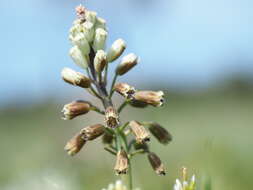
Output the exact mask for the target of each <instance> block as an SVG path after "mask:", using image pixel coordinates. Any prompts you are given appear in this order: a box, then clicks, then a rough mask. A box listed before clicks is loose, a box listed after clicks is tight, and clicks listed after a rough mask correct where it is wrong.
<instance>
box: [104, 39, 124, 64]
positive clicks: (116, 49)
mask: <svg viewBox="0 0 253 190" xmlns="http://www.w3.org/2000/svg"><path fill="white" fill-rule="evenodd" d="M125 49H126V43H125V41H124V40H122V39H118V40H116V41H115V42H113V44H112V46H111V48H110V49H109V51H108V53H107V61H108V62H113V61H114V60H116V59H117V58H118V57H120V56H121V55H122V53H123V52H124V50H125Z"/></svg>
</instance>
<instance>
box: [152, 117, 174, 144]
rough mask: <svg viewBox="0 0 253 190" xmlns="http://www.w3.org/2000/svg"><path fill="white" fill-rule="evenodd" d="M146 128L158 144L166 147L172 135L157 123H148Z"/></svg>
mask: <svg viewBox="0 0 253 190" xmlns="http://www.w3.org/2000/svg"><path fill="white" fill-rule="evenodd" d="M148 128H149V131H150V132H151V133H152V135H154V136H155V137H156V139H157V140H158V141H159V142H160V143H162V144H165V145H166V144H168V143H169V142H170V141H172V135H171V134H170V133H169V132H168V131H167V130H166V129H165V128H163V127H162V126H161V125H159V124H158V123H156V122H150V123H148Z"/></svg>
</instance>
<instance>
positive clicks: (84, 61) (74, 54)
mask: <svg viewBox="0 0 253 190" xmlns="http://www.w3.org/2000/svg"><path fill="white" fill-rule="evenodd" d="M69 55H70V56H71V58H72V59H73V61H74V62H75V64H76V65H78V66H79V67H81V68H83V69H86V68H87V67H88V62H89V60H88V57H87V56H84V55H83V54H82V52H81V50H80V49H79V48H78V46H74V47H72V48H71V49H70V51H69Z"/></svg>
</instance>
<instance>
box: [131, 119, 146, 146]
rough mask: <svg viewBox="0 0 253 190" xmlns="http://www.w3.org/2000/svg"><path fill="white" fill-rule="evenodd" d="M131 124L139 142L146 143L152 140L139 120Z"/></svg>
mask: <svg viewBox="0 0 253 190" xmlns="http://www.w3.org/2000/svg"><path fill="white" fill-rule="evenodd" d="M129 126H130V127H131V130H132V132H133V133H134V135H135V138H136V141H137V143H144V142H146V141H149V140H150V136H149V133H148V131H147V130H146V129H145V127H143V126H142V125H141V124H140V123H139V122H137V121H131V122H130V123H129Z"/></svg>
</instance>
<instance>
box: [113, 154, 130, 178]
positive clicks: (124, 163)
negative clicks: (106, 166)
mask: <svg viewBox="0 0 253 190" xmlns="http://www.w3.org/2000/svg"><path fill="white" fill-rule="evenodd" d="M127 169H128V157H127V154H126V152H125V151H124V150H120V151H119V152H118V153H117V158H116V164H115V167H114V170H115V171H116V174H118V175H119V174H126V172H127Z"/></svg>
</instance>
